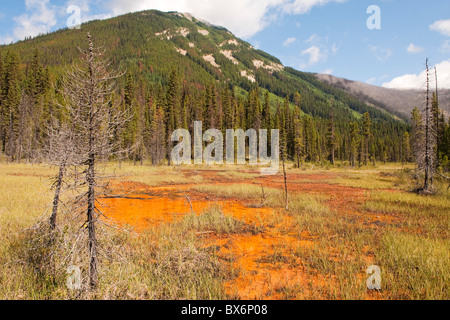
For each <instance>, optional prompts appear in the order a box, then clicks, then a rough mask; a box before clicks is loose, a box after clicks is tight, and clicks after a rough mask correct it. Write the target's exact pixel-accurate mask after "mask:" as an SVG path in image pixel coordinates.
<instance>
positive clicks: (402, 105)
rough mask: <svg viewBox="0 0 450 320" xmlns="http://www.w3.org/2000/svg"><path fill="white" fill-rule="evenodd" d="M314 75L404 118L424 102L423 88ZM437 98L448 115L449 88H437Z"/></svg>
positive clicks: (407, 117) (449, 111)
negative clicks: (376, 84)
mask: <svg viewBox="0 0 450 320" xmlns="http://www.w3.org/2000/svg"><path fill="white" fill-rule="evenodd" d="M315 76H316V77H317V78H318V79H319V80H321V81H324V82H325V83H328V84H330V85H332V86H334V87H336V88H339V89H342V90H344V91H346V92H348V93H351V94H353V95H355V96H357V97H359V98H360V99H361V100H362V101H364V102H366V103H368V104H373V105H374V106H376V107H380V108H382V109H384V110H387V111H389V112H391V113H394V114H396V115H398V116H399V117H401V118H403V119H405V120H409V118H410V117H411V112H412V110H413V109H414V107H418V108H419V109H422V107H423V104H424V103H425V99H424V96H425V90H418V89H390V88H384V87H379V86H374V85H370V84H367V83H364V82H359V81H352V80H348V79H345V78H340V77H335V76H333V75H328V74H315ZM439 100H440V108H441V109H442V110H443V111H444V113H445V115H446V116H447V117H448V116H450V103H449V102H450V89H439Z"/></svg>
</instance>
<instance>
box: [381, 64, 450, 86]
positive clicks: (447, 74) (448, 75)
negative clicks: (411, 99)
mask: <svg viewBox="0 0 450 320" xmlns="http://www.w3.org/2000/svg"><path fill="white" fill-rule="evenodd" d="M436 68H437V73H438V82H439V87H441V88H447V89H450V59H449V60H446V61H443V62H441V63H439V64H437V65H436ZM433 69H434V67H432V68H430V70H433ZM431 78H433V77H431ZM425 82H426V70H424V71H422V72H421V73H420V74H405V75H403V76H400V77H397V78H395V79H393V80H392V81H390V82H387V83H383V87H385V88H392V89H422V88H423V87H424V85H425Z"/></svg>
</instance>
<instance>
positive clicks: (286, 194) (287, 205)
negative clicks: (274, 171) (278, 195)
mask: <svg viewBox="0 0 450 320" xmlns="http://www.w3.org/2000/svg"><path fill="white" fill-rule="evenodd" d="M283 175H284V194H285V208H286V210H289V202H288V188H287V178H286V165H285V161H284V157H283Z"/></svg>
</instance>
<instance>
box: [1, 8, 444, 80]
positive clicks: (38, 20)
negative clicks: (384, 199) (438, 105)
mask: <svg viewBox="0 0 450 320" xmlns="http://www.w3.org/2000/svg"><path fill="white" fill-rule="evenodd" d="M73 6H76V7H73ZM68 8H70V9H71V10H69V13H68ZM74 8H75V9H76V10H73V9H74ZM77 8H79V11H77V10H78V9H77ZM145 9H158V10H161V11H179V12H188V13H191V14H192V15H194V16H195V17H197V18H198V19H205V20H207V21H209V22H211V23H212V24H215V25H220V26H223V27H226V28H227V29H228V30H230V31H231V32H233V33H234V34H235V35H236V36H238V37H240V38H242V39H244V40H246V41H247V42H249V43H251V44H252V45H253V46H254V47H256V48H258V49H261V50H263V51H266V52H268V53H270V54H272V55H274V56H276V57H277V58H279V59H280V60H281V61H282V63H283V64H284V65H285V66H290V67H293V68H295V69H298V70H301V71H306V72H315V73H327V74H332V75H334V76H337V77H343V78H347V79H350V80H356V81H361V82H365V83H368V84H373V85H377V86H384V87H387V88H423V86H424V83H425V60H426V58H429V64H430V66H431V67H436V68H437V72H438V78H439V85H440V87H443V88H450V1H448V0H430V1H423V0H411V1H408V0H378V1H375V0H256V1H255V0H252V1H250V0H97V1H95V0H2V1H0V44H1V43H3V44H5V43H11V42H14V41H18V40H21V39H24V38H25V37H30V36H31V37H33V36H36V35H38V34H40V33H46V32H50V31H56V30H58V29H60V28H65V27H67V26H68V21H74V20H73V18H74V17H76V15H77V12H79V13H80V17H81V21H82V22H85V21H89V20H92V19H106V18H110V17H113V16H117V15H120V14H124V13H128V12H134V11H140V10H145Z"/></svg>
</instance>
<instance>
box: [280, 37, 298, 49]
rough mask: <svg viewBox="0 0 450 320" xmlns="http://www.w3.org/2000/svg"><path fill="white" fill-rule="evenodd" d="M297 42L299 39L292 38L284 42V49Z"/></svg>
mask: <svg viewBox="0 0 450 320" xmlns="http://www.w3.org/2000/svg"><path fill="white" fill-rule="evenodd" d="M295 41H297V38H295V37H292V38H287V39H286V40H285V41H284V42H283V47H289V46H290V45H291V44H293V43H294V42H295Z"/></svg>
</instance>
